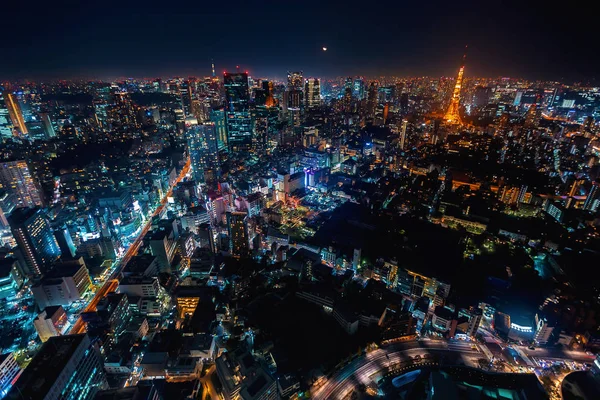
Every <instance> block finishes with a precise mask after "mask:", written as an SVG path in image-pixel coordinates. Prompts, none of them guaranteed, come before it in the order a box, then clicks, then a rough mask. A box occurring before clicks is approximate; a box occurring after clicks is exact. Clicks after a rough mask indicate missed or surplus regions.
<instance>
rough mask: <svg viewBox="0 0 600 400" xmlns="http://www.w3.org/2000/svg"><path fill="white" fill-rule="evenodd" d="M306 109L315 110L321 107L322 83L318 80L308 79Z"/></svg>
mask: <svg viewBox="0 0 600 400" xmlns="http://www.w3.org/2000/svg"><path fill="white" fill-rule="evenodd" d="M304 87H305V92H306V108H308V109H314V108H317V107H319V106H320V105H321V82H320V81H319V80H318V79H317V78H308V79H307V80H306V84H305V85H304Z"/></svg>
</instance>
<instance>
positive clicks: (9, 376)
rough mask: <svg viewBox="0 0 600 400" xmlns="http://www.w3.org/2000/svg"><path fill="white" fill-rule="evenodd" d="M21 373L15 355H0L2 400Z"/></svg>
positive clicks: (0, 394) (0, 392)
mask: <svg viewBox="0 0 600 400" xmlns="http://www.w3.org/2000/svg"><path fill="white" fill-rule="evenodd" d="M21 372H22V370H21V367H19V364H17V360H15V356H14V354H13V353H6V354H2V355H0V399H2V398H4V396H6V394H7V393H8V391H9V390H10V388H11V387H12V385H13V383H15V381H16V380H17V378H18V377H19V375H21Z"/></svg>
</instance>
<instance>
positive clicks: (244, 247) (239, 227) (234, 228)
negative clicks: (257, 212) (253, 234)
mask: <svg viewBox="0 0 600 400" xmlns="http://www.w3.org/2000/svg"><path fill="white" fill-rule="evenodd" d="M246 217H247V215H246V213H244V212H228V213H227V230H228V232H229V252H230V253H231V255H232V256H233V257H243V256H245V255H247V254H248V251H249V246H248V220H247V218H246Z"/></svg>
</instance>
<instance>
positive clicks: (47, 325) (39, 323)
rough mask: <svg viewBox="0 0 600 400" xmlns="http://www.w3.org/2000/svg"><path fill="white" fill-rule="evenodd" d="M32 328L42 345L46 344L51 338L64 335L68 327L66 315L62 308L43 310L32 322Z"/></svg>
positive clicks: (52, 307) (55, 307) (54, 307)
mask: <svg viewBox="0 0 600 400" xmlns="http://www.w3.org/2000/svg"><path fill="white" fill-rule="evenodd" d="M33 326H34V327H35V330H36V332H37V333H38V336H39V337H40V340H41V341H42V343H46V342H47V341H48V339H50V338H51V337H55V336H61V335H64V334H65V333H66V331H67V330H68V329H69V327H70V325H69V320H68V319H67V313H66V312H65V309H64V308H63V307H62V306H50V307H46V308H44V311H42V312H41V313H39V314H38V316H37V317H36V318H35V319H34V320H33Z"/></svg>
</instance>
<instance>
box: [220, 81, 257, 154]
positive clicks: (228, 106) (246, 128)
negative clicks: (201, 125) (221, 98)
mask: <svg viewBox="0 0 600 400" xmlns="http://www.w3.org/2000/svg"><path fill="white" fill-rule="evenodd" d="M223 86H224V87H225V122H226V126H227V140H228V145H229V149H230V150H231V151H240V150H249V149H250V148H251V147H252V118H251V116H250V93H249V87H248V74H247V73H235V74H231V73H227V72H226V73H225V74H224V76H223Z"/></svg>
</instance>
